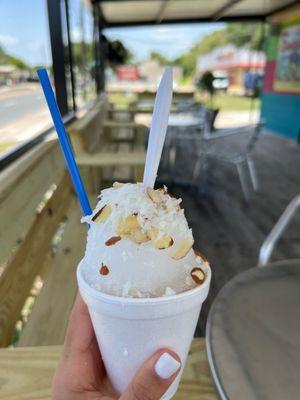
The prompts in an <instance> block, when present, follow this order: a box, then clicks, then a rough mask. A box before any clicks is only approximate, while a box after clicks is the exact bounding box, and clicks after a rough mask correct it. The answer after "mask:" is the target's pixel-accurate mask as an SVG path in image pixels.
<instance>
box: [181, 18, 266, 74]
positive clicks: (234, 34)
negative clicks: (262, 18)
mask: <svg viewBox="0 0 300 400" xmlns="http://www.w3.org/2000/svg"><path fill="white" fill-rule="evenodd" d="M264 33H265V25H262V24H261V23H243V24H240V23H231V24H227V25H226V26H225V27H224V28H222V29H220V30H218V31H215V32H212V33H210V34H209V35H206V36H204V38H203V39H202V40H201V42H199V43H197V44H196V45H195V46H193V47H192V48H191V49H190V50H189V51H188V52H187V53H186V54H183V55H182V56H180V57H178V58H177V59H176V60H175V63H177V64H178V65H180V66H181V67H182V68H183V71H184V74H185V76H190V75H191V74H192V73H193V72H194V71H195V69H196V65H197V59H198V57H200V56H201V55H205V54H207V53H210V52H211V51H212V50H213V49H215V48H217V47H221V46H224V45H226V44H230V43H231V44H233V45H235V46H236V47H246V48H248V49H250V50H262V48H263V38H264Z"/></svg>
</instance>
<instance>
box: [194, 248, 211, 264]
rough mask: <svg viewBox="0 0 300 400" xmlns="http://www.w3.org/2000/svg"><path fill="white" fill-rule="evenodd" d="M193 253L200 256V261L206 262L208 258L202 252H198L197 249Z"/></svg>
mask: <svg viewBox="0 0 300 400" xmlns="http://www.w3.org/2000/svg"><path fill="white" fill-rule="evenodd" d="M194 253H195V254H196V256H198V257H200V258H201V261H203V262H208V259H207V258H206V257H205V256H204V255H203V254H202V253H200V251H199V250H194Z"/></svg>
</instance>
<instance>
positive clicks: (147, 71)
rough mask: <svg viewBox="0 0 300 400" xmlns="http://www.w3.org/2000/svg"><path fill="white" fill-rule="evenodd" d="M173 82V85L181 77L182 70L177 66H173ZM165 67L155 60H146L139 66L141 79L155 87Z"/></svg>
mask: <svg viewBox="0 0 300 400" xmlns="http://www.w3.org/2000/svg"><path fill="white" fill-rule="evenodd" d="M172 68H173V80H174V83H175V85H176V84H178V83H179V81H180V79H181V77H182V68H181V67H178V66H173V67H172ZM164 69H165V67H164V66H161V65H160V64H159V63H158V62H157V61H155V60H146V61H143V62H142V63H140V64H139V71H140V75H141V77H142V79H143V80H144V81H145V82H147V83H149V84H154V85H157V84H158V82H159V80H160V78H161V76H162V74H163V72H164Z"/></svg>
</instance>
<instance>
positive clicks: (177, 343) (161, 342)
mask: <svg viewBox="0 0 300 400" xmlns="http://www.w3.org/2000/svg"><path fill="white" fill-rule="evenodd" d="M84 268H85V263H84V259H83V260H82V261H81V262H80V264H79V265H78V268H77V280H78V286H79V291H80V294H81V296H82V298H83V300H84V301H85V303H86V304H87V306H88V309H89V313H90V316H91V319H92V323H93V327H94V331H95V334H96V337H97V340H98V344H99V348H100V351H101V355H102V358H103V361H104V365H105V368H106V371H107V374H108V377H109V379H110V381H111V383H112V385H113V387H114V388H115V390H116V391H117V392H118V393H119V394H121V393H122V392H123V391H124V390H125V389H126V387H127V386H128V384H129V382H130V381H131V379H132V378H133V376H134V375H135V373H136V372H137V370H138V368H139V367H140V366H141V365H142V364H143V363H144V362H145V361H146V360H147V359H148V358H149V357H150V356H151V355H152V354H153V353H155V352H156V351H157V350H159V349H161V348H167V349H171V350H173V351H175V353H177V354H178V355H179V357H180V359H181V362H182V365H183V367H184V364H185V362H186V358H187V355H188V351H189V348H190V345H191V341H192V339H193V335H194V332H195V328H196V324H197V321H198V318H199V314H200V310H201V306H202V303H203V302H204V300H205V299H206V297H207V294H208V290H209V285H210V280H211V271H210V268H209V267H207V269H206V271H205V272H206V279H205V281H204V283H203V284H202V285H201V286H197V287H196V288H194V289H191V290H188V291H186V292H183V293H180V294H176V295H173V296H165V297H156V298H127V297H118V296H112V295H108V294H105V293H102V292H99V291H98V290H96V289H94V288H92V287H91V286H90V285H89V284H88V283H87V282H86V280H85V278H84V273H83V271H84ZM183 367H182V368H181V371H180V373H179V375H178V376H177V378H176V379H175V381H174V382H173V384H172V385H171V386H170V388H169V389H168V391H167V392H166V393H165V395H164V396H163V397H162V399H163V400H168V399H171V398H172V397H173V395H174V394H175V393H176V391H177V388H178V385H179V381H180V377H181V374H182V371H183Z"/></svg>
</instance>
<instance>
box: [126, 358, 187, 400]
mask: <svg viewBox="0 0 300 400" xmlns="http://www.w3.org/2000/svg"><path fill="white" fill-rule="evenodd" d="M180 368H181V362H180V358H179V357H178V355H177V354H175V353H174V352H172V351H170V350H160V351H159V352H157V353H156V354H154V355H153V356H152V357H150V358H149V359H148V360H147V361H146V362H145V364H143V365H142V367H141V368H140V370H139V371H138V372H137V374H136V375H135V377H134V378H133V380H132V382H131V383H130V384H129V386H128V388H127V389H126V391H125V392H124V393H123V395H122V396H121V398H120V400H145V399H147V400H159V399H160V398H161V397H162V396H163V394H164V393H165V392H166V391H167V389H168V388H169V386H170V385H171V383H172V382H173V381H174V379H175V378H176V376H177V374H178V372H179V371H180Z"/></svg>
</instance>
